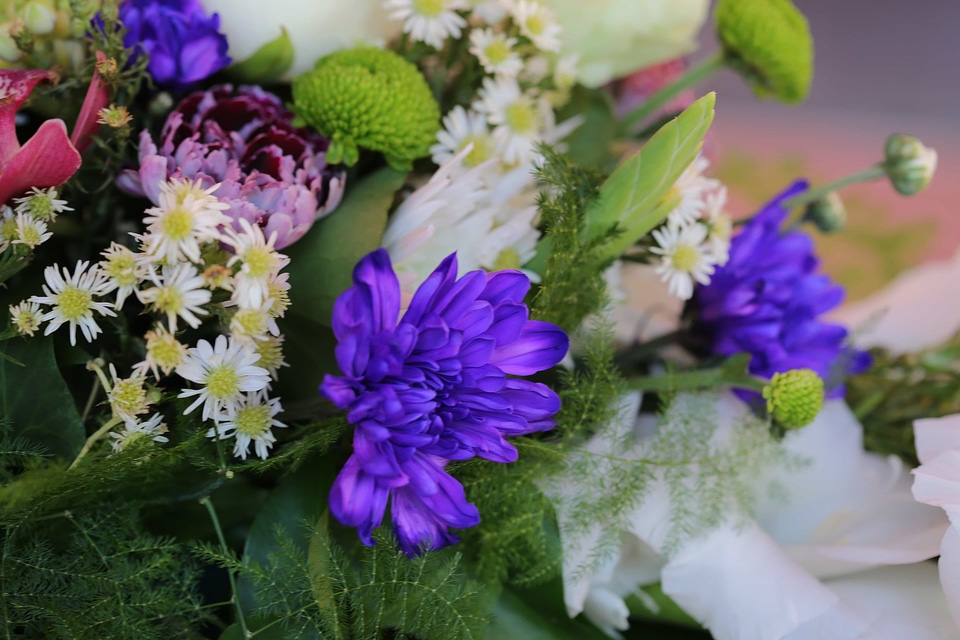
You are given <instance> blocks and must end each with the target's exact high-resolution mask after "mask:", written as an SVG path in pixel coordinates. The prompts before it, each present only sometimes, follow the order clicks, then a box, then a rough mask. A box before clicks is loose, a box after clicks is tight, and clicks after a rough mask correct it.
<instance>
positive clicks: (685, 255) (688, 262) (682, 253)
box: [673, 244, 700, 273]
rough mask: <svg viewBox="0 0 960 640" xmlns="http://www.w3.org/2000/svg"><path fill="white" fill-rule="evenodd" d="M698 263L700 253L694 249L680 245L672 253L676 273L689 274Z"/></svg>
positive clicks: (686, 245)
mask: <svg viewBox="0 0 960 640" xmlns="http://www.w3.org/2000/svg"><path fill="white" fill-rule="evenodd" d="M698 262H700V251H699V250H697V248H696V247H692V246H690V245H688V244H682V245H680V246H679V247H677V248H676V249H675V250H674V252H673V266H674V268H675V269H676V270H677V271H683V272H684V273H690V272H691V271H693V269H694V268H695V267H696V266H697V263H698Z"/></svg>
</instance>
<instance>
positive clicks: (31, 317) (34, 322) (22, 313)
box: [10, 300, 43, 336]
mask: <svg viewBox="0 0 960 640" xmlns="http://www.w3.org/2000/svg"><path fill="white" fill-rule="evenodd" d="M10 321H11V322H12V323H13V326H14V327H16V328H17V333H19V334H20V335H22V336H32V335H33V334H34V333H36V332H37V330H38V329H39V328H40V325H41V324H42V322H43V321H42V320H41V314H40V305H39V304H37V303H36V302H28V301H27V300H24V301H23V302H21V303H19V304H17V305H14V306H11V307H10Z"/></svg>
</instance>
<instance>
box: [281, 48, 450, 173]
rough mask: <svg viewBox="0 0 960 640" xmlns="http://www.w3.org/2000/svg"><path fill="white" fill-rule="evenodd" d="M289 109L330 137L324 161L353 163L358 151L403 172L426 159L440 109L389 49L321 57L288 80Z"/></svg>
mask: <svg viewBox="0 0 960 640" xmlns="http://www.w3.org/2000/svg"><path fill="white" fill-rule="evenodd" d="M293 103H294V110H295V111H296V113H297V115H298V116H300V117H301V118H302V119H303V120H304V121H305V122H306V123H307V124H309V125H310V126H312V127H313V128H315V129H316V130H317V131H319V132H320V133H322V134H323V135H325V136H327V137H328V138H330V148H329V150H328V151H327V162H330V163H337V162H343V163H345V164H347V165H352V164H354V163H356V162H357V159H358V158H359V148H360V147H363V148H365V149H371V150H373V151H379V152H380V153H382V154H383V155H384V156H385V157H386V159H387V162H388V163H389V164H390V166H391V167H393V168H394V169H398V170H403V169H408V168H409V167H410V165H411V164H412V162H413V160H415V159H417V158H422V157H424V156H427V155H429V153H430V145H432V144H433V142H434V137H435V136H436V133H437V130H438V129H439V128H440V107H439V106H438V105H437V102H436V100H434V99H433V94H431V93H430V87H428V86H427V83H426V81H425V80H424V79H423V76H422V75H421V74H420V71H419V70H418V69H417V67H416V66H415V65H413V64H412V63H410V62H407V61H406V60H404V59H403V58H402V57H400V56H399V55H397V54H396V53H394V52H392V51H386V50H383V49H376V48H372V47H361V48H357V49H347V50H344V51H336V52H334V53H331V54H330V55H328V56H325V57H323V58H320V60H318V61H317V64H316V67H315V68H314V69H313V70H311V71H307V72H306V73H304V74H302V75H299V76H297V77H296V78H294V79H293Z"/></svg>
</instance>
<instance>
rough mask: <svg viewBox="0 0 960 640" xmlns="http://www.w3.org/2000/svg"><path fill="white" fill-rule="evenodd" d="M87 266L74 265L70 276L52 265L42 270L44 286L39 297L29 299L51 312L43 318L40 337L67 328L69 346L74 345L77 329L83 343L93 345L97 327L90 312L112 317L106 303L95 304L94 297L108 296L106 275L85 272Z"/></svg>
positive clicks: (98, 328)
mask: <svg viewBox="0 0 960 640" xmlns="http://www.w3.org/2000/svg"><path fill="white" fill-rule="evenodd" d="M89 265H90V263H89V262H77V266H76V268H75V269H74V270H73V274H72V275H71V274H70V272H69V271H67V269H66V268H65V267H64V268H63V275H61V274H60V271H59V270H58V266H57V265H52V266H49V267H47V268H46V269H44V270H43V278H44V280H45V281H46V283H45V284H44V285H43V293H44V295H42V296H32V297H31V298H30V300H29V301H30V302H36V303H39V304H45V305H50V306H51V309H50V310H49V311H47V312H46V313H44V314H43V316H42V317H41V318H40V320H41V321H43V322H47V321H49V324H48V325H47V328H46V330H44V332H43V335H45V336H48V335H50V334H51V333H53V332H54V331H56V330H57V329H59V328H60V326H61V325H63V324H69V325H70V344H72V345H75V344H76V343H77V327H80V332H81V333H83V337H84V338H86V339H87V342H93V339H94V338H95V337H96V335H97V334H98V333H100V326H99V325H98V324H97V321H96V319H95V318H94V316H93V314H94V312H96V313H98V314H100V315H102V316H116V315H117V314H115V313H114V312H113V311H112V310H111V307H112V306H113V305H112V304H110V303H109V302H98V301H97V300H96V297H97V296H102V295H104V294H106V293H107V292H109V290H110V289H109V287H110V285H109V283H108V282H107V278H106V275H105V274H104V273H103V272H102V271H100V269H99V268H98V267H97V266H96V265H94V266H93V267H91V268H90V270H89V271H88V270H87V267H88V266H89Z"/></svg>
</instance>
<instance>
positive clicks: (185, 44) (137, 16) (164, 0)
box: [118, 0, 230, 89]
mask: <svg viewBox="0 0 960 640" xmlns="http://www.w3.org/2000/svg"><path fill="white" fill-rule="evenodd" d="M118 18H119V19H120V22H121V23H123V25H124V26H125V27H126V29H127V31H126V33H125V34H124V36H123V44H124V46H125V47H134V55H137V54H139V53H141V52H142V53H146V54H147V55H148V56H149V57H150V59H149V61H148V62H147V71H148V72H149V73H150V75H151V76H152V77H153V79H154V81H155V82H156V83H157V84H158V85H160V86H161V87H167V88H170V89H186V88H188V87H190V86H191V85H193V84H195V83H197V82H199V81H201V80H203V79H205V78H209V77H210V76H212V75H213V74H214V73H216V72H217V71H220V70H221V69H223V68H224V67H226V66H227V65H228V64H230V57H229V56H228V55H227V38H226V36H225V35H223V34H222V33H220V16H218V15H217V14H213V15H212V16H207V14H206V13H205V12H204V10H203V7H202V6H201V5H200V2H199V0H125V1H124V2H123V3H121V4H120V7H119V14H118Z"/></svg>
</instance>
